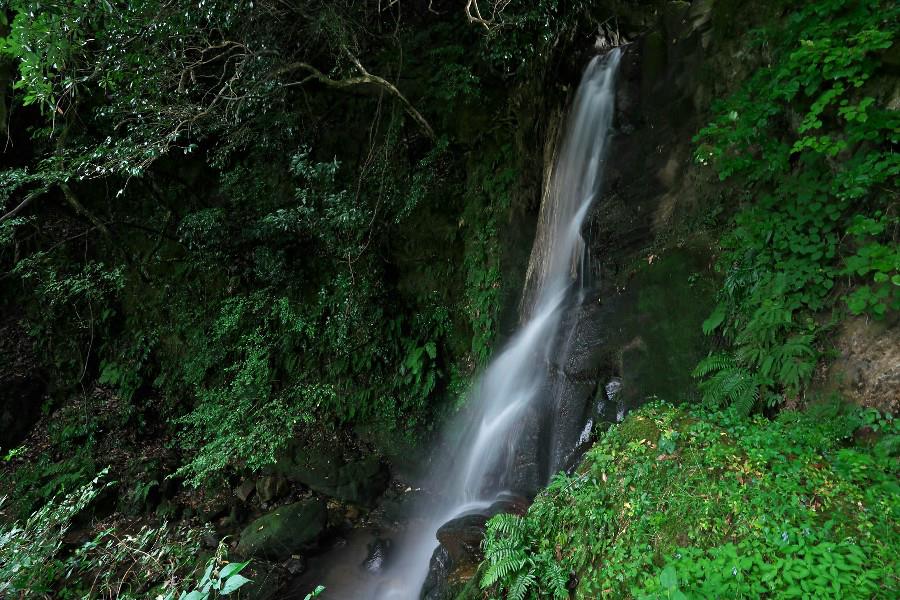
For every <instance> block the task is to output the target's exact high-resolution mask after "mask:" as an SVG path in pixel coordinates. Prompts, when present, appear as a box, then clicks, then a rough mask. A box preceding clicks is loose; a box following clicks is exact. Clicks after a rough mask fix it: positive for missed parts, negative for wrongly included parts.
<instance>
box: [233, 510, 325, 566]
mask: <svg viewBox="0 0 900 600" xmlns="http://www.w3.org/2000/svg"><path fill="white" fill-rule="evenodd" d="M326 518H327V513H326V510H325V504H324V503H323V502H321V501H320V500H316V499H307V500H301V501H300V502H295V503H293V504H287V505H285V506H281V507H279V508H276V509H275V510H273V511H271V512H269V513H267V514H265V515H263V516H262V517H259V518H258V519H256V520H255V521H253V522H251V523H250V524H249V525H248V526H247V527H245V528H244V530H243V531H242V532H241V539H240V542H239V543H238V551H239V552H240V553H241V554H243V555H245V556H252V557H254V558H269V559H273V560H285V559H288V558H290V557H291V555H292V554H296V553H298V552H300V551H301V550H304V549H305V548H308V547H309V546H310V545H311V544H312V543H313V542H314V541H315V540H316V539H317V538H318V537H319V534H321V533H322V531H323V530H324V529H325V522H326Z"/></svg>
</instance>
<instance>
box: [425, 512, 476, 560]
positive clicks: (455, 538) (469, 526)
mask: <svg viewBox="0 0 900 600" xmlns="http://www.w3.org/2000/svg"><path fill="white" fill-rule="evenodd" d="M487 520H488V516H487V515H486V514H479V513H475V514H470V515H464V516H462V517H457V518H455V519H452V520H450V521H447V522H446V523H444V524H443V525H442V526H441V528H440V529H438V530H437V539H438V541H439V542H440V543H441V546H442V547H443V548H445V549H446V550H447V555H448V557H449V558H450V561H451V562H452V564H453V568H457V567H461V566H463V565H466V564H477V563H478V562H480V561H481V558H482V556H481V540H482V538H484V529H485V524H486V523H487Z"/></svg>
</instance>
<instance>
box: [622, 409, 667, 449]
mask: <svg viewBox="0 0 900 600" xmlns="http://www.w3.org/2000/svg"><path fill="white" fill-rule="evenodd" d="M659 434H660V431H659V427H657V426H656V423H654V422H653V420H652V419H648V418H647V417H645V416H642V415H630V416H628V417H627V418H626V419H625V420H624V421H622V424H621V425H620V426H619V435H621V436H622V438H623V439H625V440H626V441H629V442H639V441H641V440H648V441H650V442H654V443H656V440H658V439H659Z"/></svg>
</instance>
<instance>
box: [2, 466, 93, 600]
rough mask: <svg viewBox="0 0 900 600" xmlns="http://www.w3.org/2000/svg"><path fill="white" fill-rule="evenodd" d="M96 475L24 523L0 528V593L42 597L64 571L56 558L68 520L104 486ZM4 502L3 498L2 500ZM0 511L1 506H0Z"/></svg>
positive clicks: (64, 566)
mask: <svg viewBox="0 0 900 600" xmlns="http://www.w3.org/2000/svg"><path fill="white" fill-rule="evenodd" d="M102 476H103V473H101V475H100V476H98V477H97V478H95V479H94V480H93V481H91V482H89V483H87V484H85V485H84V486H82V487H81V488H79V489H78V490H76V491H75V492H74V493H72V494H69V495H67V496H64V497H59V498H58V499H57V500H56V501H54V502H48V503H46V504H44V505H43V506H42V507H41V508H39V509H38V510H37V511H36V512H35V513H33V514H31V515H30V516H29V517H28V518H27V519H26V520H25V521H24V522H22V523H20V522H17V521H13V522H11V523H10V524H7V525H2V526H0V593H3V594H4V595H6V594H23V593H27V594H31V595H32V596H33V597H37V598H39V597H42V596H46V595H47V594H48V593H49V591H50V590H51V586H52V584H53V583H54V582H55V581H56V580H57V579H58V578H60V577H61V576H63V574H64V573H65V570H66V565H65V564H64V563H63V562H61V561H60V560H58V559H57V554H58V553H59V552H60V550H61V548H62V546H63V537H64V536H65V534H66V531H68V529H69V527H70V525H71V521H72V518H73V517H75V515H77V514H78V513H79V512H81V511H82V510H83V509H84V508H85V507H86V506H87V505H88V504H89V503H90V502H91V501H92V500H93V499H94V498H96V497H97V495H98V494H99V493H100V491H101V490H102V489H103V487H105V486H104V485H102V484H101V483H100V478H101V477H102ZM4 500H5V499H4ZM0 508H2V504H0Z"/></svg>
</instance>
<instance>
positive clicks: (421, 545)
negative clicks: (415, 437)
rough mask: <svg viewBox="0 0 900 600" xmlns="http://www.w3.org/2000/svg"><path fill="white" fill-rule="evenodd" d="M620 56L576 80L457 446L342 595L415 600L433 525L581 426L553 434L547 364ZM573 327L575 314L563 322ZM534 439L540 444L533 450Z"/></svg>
mask: <svg viewBox="0 0 900 600" xmlns="http://www.w3.org/2000/svg"><path fill="white" fill-rule="evenodd" d="M620 55H621V53H620V51H619V50H618V49H614V50H612V51H611V52H609V53H608V54H606V55H605V56H603V57H596V58H594V59H593V60H592V61H591V62H590V64H589V65H588V66H587V68H586V70H585V72H584V75H583V77H582V80H581V84H580V86H579V88H578V91H577V94H576V97H575V101H574V104H573V107H572V110H571V112H570V114H569V119H568V123H567V128H566V130H565V133H564V137H563V139H562V143H561V148H560V152H559V153H558V154H557V158H556V161H555V163H554V167H553V171H552V173H551V179H550V184H549V187H548V189H547V193H546V194H545V197H544V199H543V202H542V209H541V219H540V220H541V224H540V226H539V232H538V236H537V237H536V241H535V248H534V250H533V252H532V264H531V266H530V269H529V271H530V276H529V278H530V280H531V281H530V285H529V286H528V289H529V292H528V293H529V295H530V297H529V298H526V299H525V301H524V302H523V306H525V307H526V314H525V315H523V324H522V326H521V328H520V330H519V331H518V332H517V333H516V334H515V335H514V336H513V338H512V339H511V340H510V342H509V344H508V345H507V346H506V348H505V349H504V350H503V351H502V352H501V353H500V354H499V355H497V357H496V358H495V359H494V360H493V361H492V362H491V364H490V365H489V366H488V367H487V369H486V370H485V372H484V374H483V375H482V376H481V378H480V380H479V382H478V383H477V384H476V386H475V387H474V388H473V390H472V391H471V393H470V397H469V402H468V409H467V411H466V412H465V413H464V414H463V415H461V417H460V421H461V423H459V424H458V425H461V426H460V427H459V430H460V431H461V432H462V433H461V435H459V438H458V442H456V444H455V445H454V449H453V451H451V453H450V454H449V455H448V456H446V457H445V458H444V459H443V460H438V461H436V464H435V465H434V466H433V468H432V478H431V480H430V482H429V485H428V487H429V488H430V489H431V490H433V491H434V493H433V495H432V496H431V500H430V501H428V502H425V503H424V505H423V506H421V507H420V509H419V516H418V517H416V518H414V519H413V520H411V522H410V526H409V527H408V532H407V535H406V537H405V538H404V539H400V540H398V547H397V550H396V554H397V556H394V557H392V561H391V566H389V567H388V569H387V571H386V572H385V573H383V574H380V575H379V576H378V577H374V578H372V579H371V580H370V581H367V582H365V583H363V584H362V587H365V588H367V589H365V590H363V589H359V586H355V585H354V586H353V588H354V589H352V590H347V589H343V590H342V593H344V594H346V593H352V595H353V597H356V598H370V599H372V600H388V599H398V600H414V599H418V598H419V597H420V594H421V593H422V592H421V590H422V586H423V583H424V582H425V579H426V576H427V575H428V569H429V562H430V561H431V558H432V554H433V553H434V551H435V549H436V547H437V546H438V542H437V538H436V534H437V531H438V529H439V528H440V527H441V525H443V524H444V523H446V522H448V521H449V520H451V519H454V518H456V517H459V516H461V515H465V514H467V513H471V512H479V511H481V512H484V511H485V510H486V509H488V508H489V507H491V506H492V505H493V504H495V503H496V502H497V501H498V500H500V499H502V498H503V497H505V496H508V495H513V496H521V495H530V494H532V493H534V492H535V491H537V490H536V488H537V487H538V486H540V485H544V484H546V482H547V480H548V478H549V477H550V476H551V475H552V474H553V473H555V472H557V471H558V470H560V469H561V468H564V467H565V464H564V463H565V461H566V459H567V458H568V457H570V456H571V454H572V452H573V451H574V449H575V447H576V446H577V445H578V443H579V434H580V433H581V432H582V429H583V426H584V424H585V423H584V422H583V421H582V422H579V423H575V424H574V429H573V428H572V427H571V426H568V429H572V431H573V432H574V433H573V434H572V435H562V434H560V433H559V432H558V431H556V430H557V429H559V428H560V423H558V421H559V417H558V415H557V414H556V413H558V412H559V411H558V402H559V400H558V396H559V395H560V394H561V390H560V389H558V388H559V387H560V385H561V384H560V383H559V382H557V381H554V380H552V377H551V375H550V370H551V369H550V365H552V364H559V363H560V357H562V356H564V355H565V354H566V353H567V352H568V349H569V340H570V339H571V337H572V336H571V335H567V333H571V332H564V331H562V325H563V323H564V317H565V316H566V312H567V309H569V308H570V307H571V306H572V305H573V304H577V303H578V302H580V300H581V297H580V296H581V289H582V287H581V284H582V283H583V281H584V273H583V271H584V263H585V259H584V256H585V249H584V240H583V238H582V236H581V228H582V224H583V221H584V218H585V215H586V214H587V212H588V209H589V208H590V206H591V203H592V201H593V199H594V196H595V194H596V193H597V191H598V188H599V186H600V179H601V175H602V162H603V156H604V152H605V150H606V146H607V140H608V134H609V129H610V125H611V123H612V118H613V110H614V96H615V90H614V80H615V74H616V70H617V66H618V63H619V59H620ZM577 324H578V320H577V318H576V319H575V320H574V322H571V323H569V326H570V327H572V328H574V327H577ZM548 428H549V429H551V431H546V430H547V429H548ZM542 430H543V431H542ZM569 438H571V439H569ZM535 440H538V442H537V443H535ZM540 440H543V445H544V446H547V445H549V446H550V447H549V448H546V447H543V448H542V447H541V446H542V443H541V441H540ZM334 597H337V596H334ZM348 597H349V596H348Z"/></svg>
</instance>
